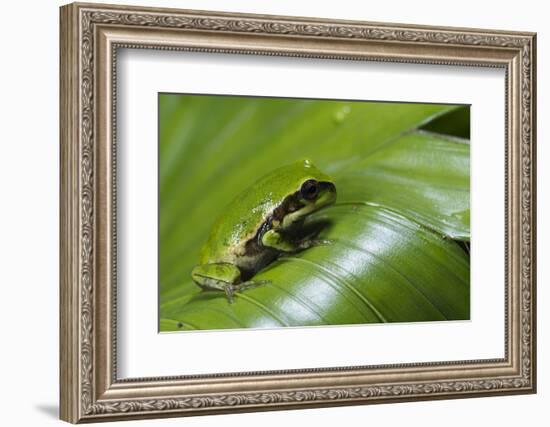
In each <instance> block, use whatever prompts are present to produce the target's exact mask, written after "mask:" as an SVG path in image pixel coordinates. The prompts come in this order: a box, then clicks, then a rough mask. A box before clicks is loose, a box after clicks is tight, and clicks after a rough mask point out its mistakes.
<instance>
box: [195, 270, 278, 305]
mask: <svg viewBox="0 0 550 427" xmlns="http://www.w3.org/2000/svg"><path fill="white" fill-rule="evenodd" d="M191 276H192V278H193V281H194V282H195V283H196V284H197V285H199V286H200V287H201V288H203V289H205V290H218V291H223V292H225V295H226V296H227V300H228V301H229V302H230V303H232V302H233V295H234V293H235V292H241V291H244V290H246V289H251V288H255V287H256V286H260V285H264V284H267V283H269V281H268V280H247V281H245V282H241V280H242V279H241V271H240V270H239V268H238V267H237V266H235V265H233V264H230V263H225V262H220V263H211V264H203V265H198V266H196V267H195V268H194V269H193V271H192V272H191Z"/></svg>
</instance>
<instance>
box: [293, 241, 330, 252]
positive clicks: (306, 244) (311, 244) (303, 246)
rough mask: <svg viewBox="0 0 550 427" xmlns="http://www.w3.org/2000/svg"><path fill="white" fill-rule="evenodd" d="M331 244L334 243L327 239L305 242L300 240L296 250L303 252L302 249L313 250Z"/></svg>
mask: <svg viewBox="0 0 550 427" xmlns="http://www.w3.org/2000/svg"><path fill="white" fill-rule="evenodd" d="M333 243H334V241H333V240H328V239H307V240H302V241H301V242H299V243H298V249H299V250H304V249H309V248H313V247H315V246H330V245H332V244H333Z"/></svg>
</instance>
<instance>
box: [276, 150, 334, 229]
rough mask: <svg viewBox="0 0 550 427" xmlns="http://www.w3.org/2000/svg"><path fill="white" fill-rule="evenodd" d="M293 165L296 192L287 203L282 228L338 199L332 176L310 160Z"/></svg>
mask: <svg viewBox="0 0 550 427" xmlns="http://www.w3.org/2000/svg"><path fill="white" fill-rule="evenodd" d="M291 167H292V172H291V173H292V174H293V175H294V176H293V187H294V192H293V193H292V195H291V196H290V197H289V199H287V203H285V205H286V206H285V207H284V212H282V214H283V215H281V216H283V218H282V220H281V223H280V227H281V228H286V227H289V226H290V225H292V224H294V223H296V222H297V221H299V220H301V219H304V218H305V217H307V216H308V215H310V214H312V213H313V212H316V211H318V210H319V209H322V208H324V207H326V206H329V205H331V204H332V203H334V202H335V201H336V186H335V185H334V182H333V180H332V178H331V177H330V176H328V175H326V174H324V173H323V172H321V171H320V170H319V169H317V168H316V167H315V166H314V165H313V164H312V163H311V162H309V161H308V160H304V161H301V162H297V163H295V164H293V165H291Z"/></svg>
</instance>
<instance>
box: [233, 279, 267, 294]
mask: <svg viewBox="0 0 550 427" xmlns="http://www.w3.org/2000/svg"><path fill="white" fill-rule="evenodd" d="M270 283H271V280H247V281H246V282H242V283H239V284H238V285H234V286H233V288H234V290H235V291H236V292H242V291H244V290H246V289H252V288H257V287H258V286H263V285H269V284H270Z"/></svg>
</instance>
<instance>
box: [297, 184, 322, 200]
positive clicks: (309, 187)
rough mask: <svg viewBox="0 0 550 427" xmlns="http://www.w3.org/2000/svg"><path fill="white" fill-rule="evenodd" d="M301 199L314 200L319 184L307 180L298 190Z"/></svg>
mask: <svg viewBox="0 0 550 427" xmlns="http://www.w3.org/2000/svg"><path fill="white" fill-rule="evenodd" d="M300 193H301V194H302V197H303V198H304V199H306V200H314V199H315V198H316V197H317V195H318V194H319V183H318V182H317V181H315V180H314V179H308V180H307V181H305V182H304V183H303V184H302V188H300Z"/></svg>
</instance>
